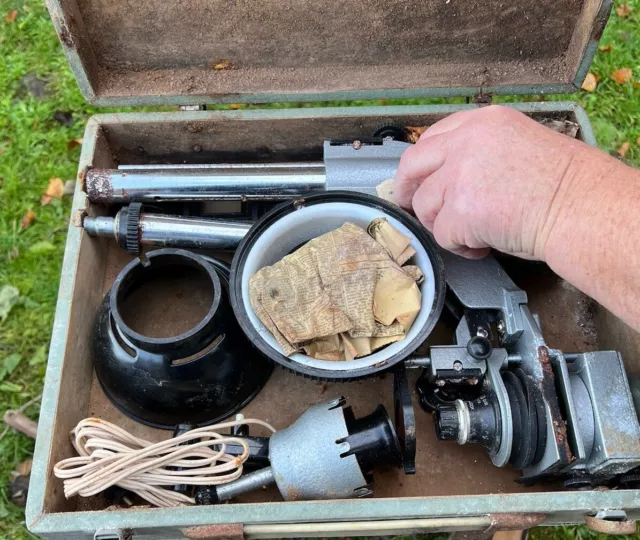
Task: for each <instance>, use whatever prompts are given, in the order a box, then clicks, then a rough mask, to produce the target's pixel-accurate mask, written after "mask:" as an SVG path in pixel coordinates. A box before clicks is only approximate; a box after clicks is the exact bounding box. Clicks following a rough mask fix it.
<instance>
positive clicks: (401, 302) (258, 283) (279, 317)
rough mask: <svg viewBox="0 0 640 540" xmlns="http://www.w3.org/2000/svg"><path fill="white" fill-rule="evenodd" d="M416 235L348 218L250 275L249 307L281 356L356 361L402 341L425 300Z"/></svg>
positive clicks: (379, 222)
mask: <svg viewBox="0 0 640 540" xmlns="http://www.w3.org/2000/svg"><path fill="white" fill-rule="evenodd" d="M410 242H411V239H410V238H408V237H407V236H406V235H404V234H402V233H401V232H400V231H398V230H397V229H395V228H394V227H393V226H392V225H390V224H389V223H388V222H387V220H386V219H384V218H378V219H375V220H373V221H372V222H371V223H370V224H369V226H368V227H367V231H365V230H363V229H362V228H360V227H358V226H357V225H354V224H353V223H349V222H347V223H345V224H344V225H343V226H342V227H340V228H339V229H336V230H334V231H331V232H329V233H326V234H323V235H322V236H319V237H317V238H314V239H313V240H310V241H309V242H307V243H306V244H305V245H304V246H302V247H301V248H299V249H298V250H296V251H295V252H294V253H292V254H291V255H287V256H286V257H284V258H283V259H282V260H281V261H279V262H277V263H276V264H274V265H272V266H267V267H264V268H262V269H260V270H259V271H258V272H257V273H256V274H254V275H253V276H252V277H251V281H250V283H249V294H250V299H251V305H252V306H253V309H254V311H255V313H256V315H257V316H258V318H259V319H260V320H261V321H262V323H263V324H264V325H265V326H266V327H267V329H268V330H269V331H270V332H271V333H272V334H273V336H274V337H275V339H276V341H277V342H278V344H279V345H280V346H281V347H282V349H283V351H284V353H285V354H286V355H287V356H289V355H291V354H293V353H294V352H297V351H304V353H305V354H307V355H309V356H312V357H314V358H317V359H321V360H353V359H354V358H358V357H361V356H366V355H368V354H371V353H372V352H373V351H375V350H376V349H378V348H380V347H382V346H384V345H387V344H388V343H393V342H394V341H399V340H401V339H403V338H404V337H405V335H406V333H407V331H408V330H409V328H410V327H411V324H412V323H413V321H414V320H415V318H416V315H417V314H418V311H419V310H420V305H421V293H420V289H419V287H418V284H419V283H421V282H422V281H423V280H424V276H423V274H422V272H421V271H420V269H419V268H418V267H417V266H405V267H403V266H402V265H403V264H404V263H405V262H407V261H408V260H409V259H410V258H411V257H412V256H413V255H414V254H415V250H414V249H413V248H412V247H411V246H410Z"/></svg>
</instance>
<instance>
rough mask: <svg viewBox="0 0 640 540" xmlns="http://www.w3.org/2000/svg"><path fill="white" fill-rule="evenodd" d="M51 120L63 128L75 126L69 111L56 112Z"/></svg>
mask: <svg viewBox="0 0 640 540" xmlns="http://www.w3.org/2000/svg"><path fill="white" fill-rule="evenodd" d="M53 119H54V120H55V121H56V122H59V123H60V124H62V125H63V126H67V127H71V126H72V125H73V124H75V121H74V119H73V114H72V113H70V112H69V111H56V112H55V113H54V114H53Z"/></svg>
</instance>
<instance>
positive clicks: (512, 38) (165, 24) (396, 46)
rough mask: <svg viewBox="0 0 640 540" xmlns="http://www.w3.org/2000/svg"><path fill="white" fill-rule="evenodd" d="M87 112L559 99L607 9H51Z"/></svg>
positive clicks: (331, 5) (590, 1) (311, 4)
mask: <svg viewBox="0 0 640 540" xmlns="http://www.w3.org/2000/svg"><path fill="white" fill-rule="evenodd" d="M47 4H48V7H49V11H50V13H51V16H52V18H53V21H54V24H55V27H56V30H57V32H58V35H59V37H60V41H61V42H62V45H63V47H64V49H65V52H66V54H67V56H68V58H69V61H70V63H71V67H72V69H73V71H74V73H75V76H76V78H77V80H78V83H79V85H80V88H81V89H82V92H83V93H84V95H85V97H86V98H87V100H88V101H89V102H91V103H94V104H97V105H106V106H112V105H167V104H201V103H242V102H257V103H260V102H276V101H317V100H334V99H367V98H370V99H378V98H401V97H429V96H441V97H449V96H473V95H479V94H487V93H502V94H515V93H564V92H571V91H574V90H575V89H576V88H579V87H580V85H581V84H582V81H583V79H584V77H585V75H586V73H587V71H588V69H589V65H590V64H591V61H592V59H593V55H594V53H595V50H596V46H597V42H598V39H599V38H600V35H601V34H602V31H603V29H604V26H605V24H606V21H607V18H608V16H609V11H610V9H611V0H360V1H357V2H354V1H348V0H207V1H206V2H203V1H200V0H181V1H179V2H178V1H171V0H170V1H164V0H148V1H138V0H47Z"/></svg>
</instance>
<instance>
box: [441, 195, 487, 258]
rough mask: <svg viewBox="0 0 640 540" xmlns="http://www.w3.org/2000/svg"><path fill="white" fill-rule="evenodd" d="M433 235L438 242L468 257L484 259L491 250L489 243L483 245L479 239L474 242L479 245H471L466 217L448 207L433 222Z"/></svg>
mask: <svg viewBox="0 0 640 540" xmlns="http://www.w3.org/2000/svg"><path fill="white" fill-rule="evenodd" d="M433 237H434V238H435V240H436V242H438V244H439V245H440V246H441V247H443V248H444V249H446V250H447V251H451V252H452V253H455V254H456V255H460V256H461V257H465V258H467V259H482V258H483V257H486V256H487V255H489V253H490V252H491V248H490V247H489V246H487V245H481V244H482V243H478V242H477V241H474V242H472V244H476V246H478V247H469V246H468V245H467V244H468V243H469V241H468V239H466V238H465V224H464V219H462V218H460V217H459V216H457V215H456V214H455V213H453V212H451V209H447V208H446V207H444V205H443V208H441V210H440V212H438V215H437V216H436V219H435V221H434V224H433Z"/></svg>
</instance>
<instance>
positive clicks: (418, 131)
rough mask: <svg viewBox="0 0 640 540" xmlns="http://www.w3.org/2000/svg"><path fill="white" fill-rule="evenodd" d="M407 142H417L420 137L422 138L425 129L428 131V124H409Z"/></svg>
mask: <svg viewBox="0 0 640 540" xmlns="http://www.w3.org/2000/svg"><path fill="white" fill-rule="evenodd" d="M406 131H407V142H410V143H413V144H415V143H417V142H418V139H420V135H422V134H423V133H424V132H425V131H427V126H420V127H415V126H407V128H406Z"/></svg>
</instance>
